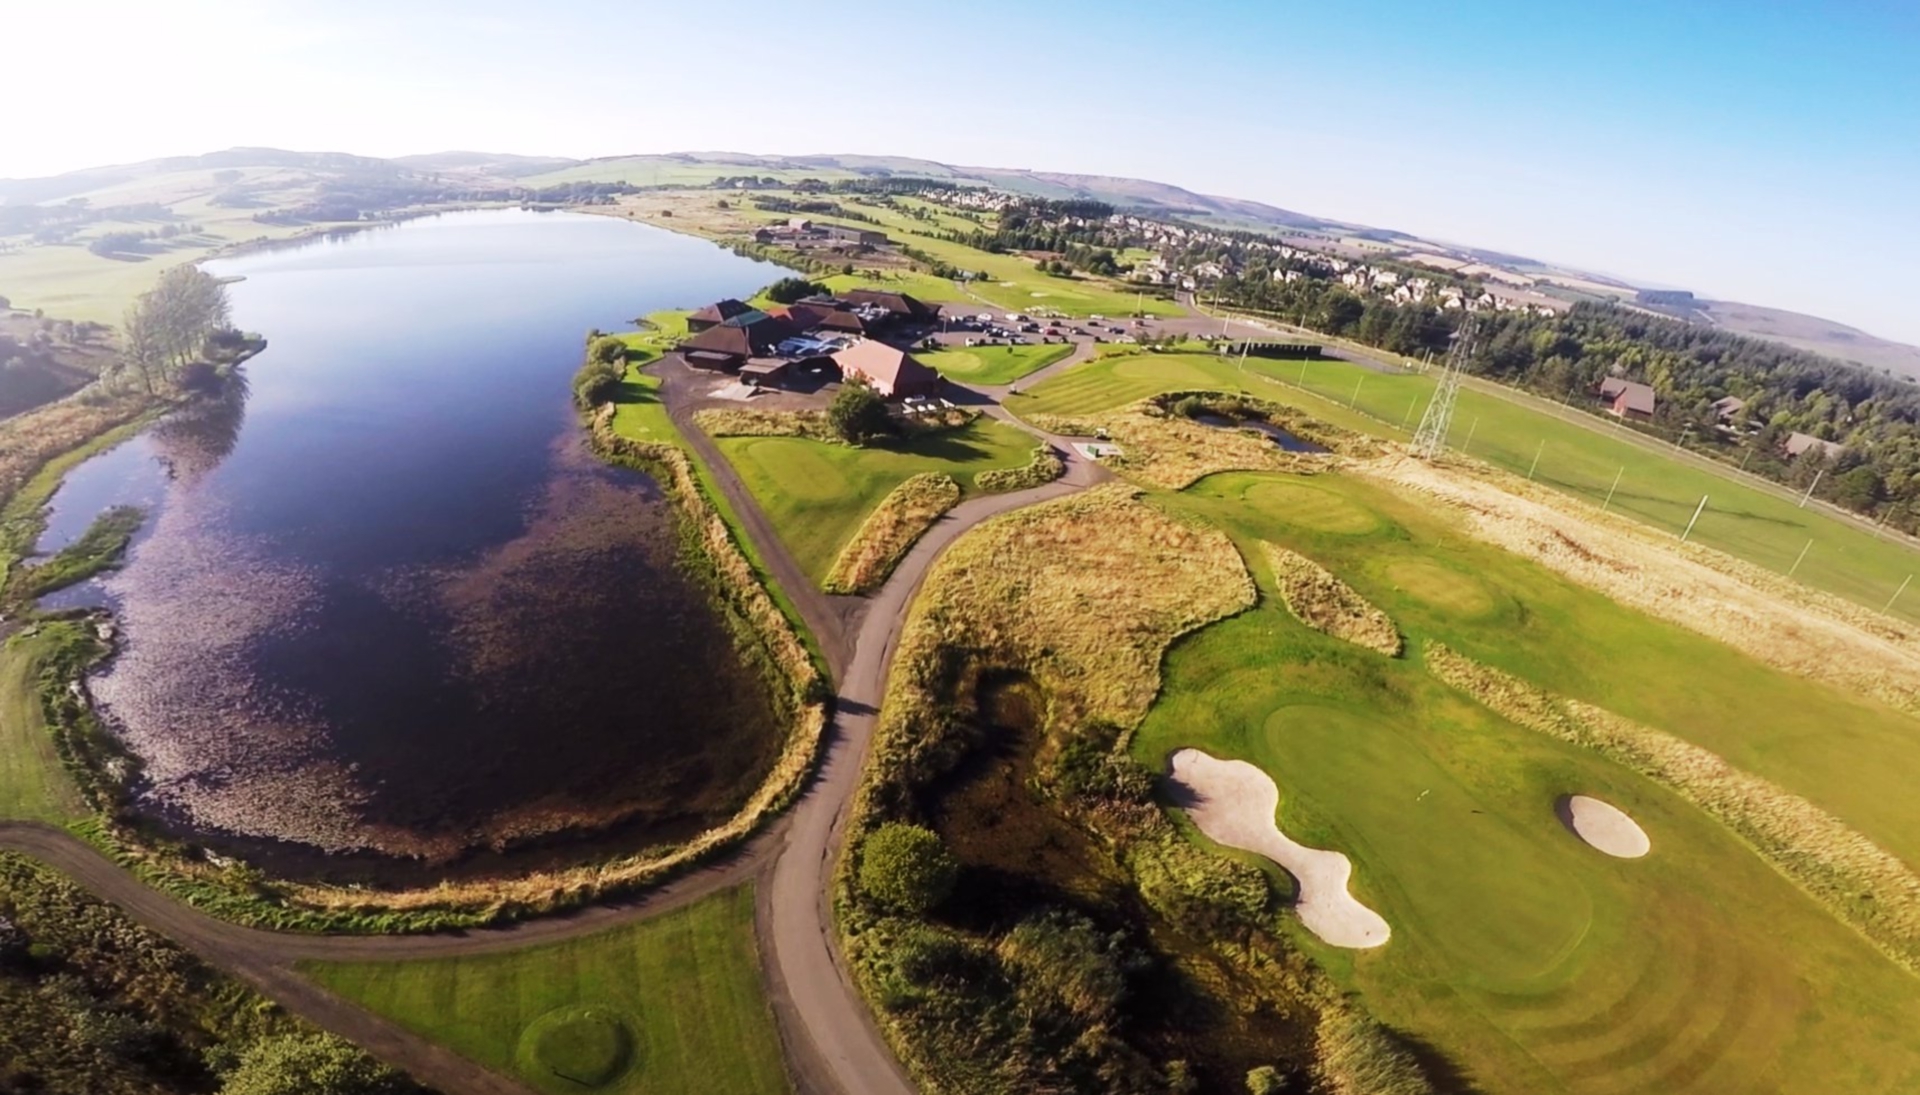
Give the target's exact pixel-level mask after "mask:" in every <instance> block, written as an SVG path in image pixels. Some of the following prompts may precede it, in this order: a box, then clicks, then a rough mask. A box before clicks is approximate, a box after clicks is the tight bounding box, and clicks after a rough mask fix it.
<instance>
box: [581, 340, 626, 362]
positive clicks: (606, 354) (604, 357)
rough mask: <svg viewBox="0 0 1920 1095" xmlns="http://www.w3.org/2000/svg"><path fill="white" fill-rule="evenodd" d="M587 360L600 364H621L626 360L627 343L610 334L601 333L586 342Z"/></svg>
mask: <svg viewBox="0 0 1920 1095" xmlns="http://www.w3.org/2000/svg"><path fill="white" fill-rule="evenodd" d="M587 360H588V361H592V362H595V363H597V364H601V365H623V364H625V363H626V360H627V344H626V343H624V342H622V341H620V340H619V339H617V338H615V337H613V336H612V335H602V336H600V337H599V338H596V339H594V340H593V341H592V342H589V343H587Z"/></svg>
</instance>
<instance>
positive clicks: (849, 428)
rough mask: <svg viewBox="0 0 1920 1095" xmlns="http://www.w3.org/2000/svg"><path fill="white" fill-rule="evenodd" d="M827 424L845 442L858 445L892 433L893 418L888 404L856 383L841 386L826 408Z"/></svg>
mask: <svg viewBox="0 0 1920 1095" xmlns="http://www.w3.org/2000/svg"><path fill="white" fill-rule="evenodd" d="M827 422H828V423H829V424H830V425H832V426H833V432H834V433H836V434H838V435H839V436H840V437H841V438H842V439H844V440H846V441H848V442H851V443H852V444H855V445H858V444H862V443H864V442H866V441H870V440H872V439H873V438H876V437H884V436H886V435H887V434H889V433H892V432H893V416H891V415H889V414H888V413H887V404H886V401H885V400H883V399H881V398H880V393H879V392H876V391H874V390H873V388H872V387H871V386H870V385H867V384H863V383H860V382H859V381H857V380H854V381H849V382H847V383H846V384H844V385H842V386H841V388H840V394H839V395H836V396H834V397H833V404H832V405H831V406H829V407H828V408H827Z"/></svg>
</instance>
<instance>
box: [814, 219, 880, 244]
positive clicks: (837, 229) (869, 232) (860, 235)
mask: <svg viewBox="0 0 1920 1095" xmlns="http://www.w3.org/2000/svg"><path fill="white" fill-rule="evenodd" d="M824 230H825V232H826V233H827V238H828V239H836V240H842V241H844V242H847V243H864V244H866V245H867V246H869V247H880V246H883V245H885V243H886V242H887V234H886V233H885V232H876V231H874V230H873V229H871V228H854V227H851V226H848V225H844V224H829V225H827V226H826V227H825V229H824Z"/></svg>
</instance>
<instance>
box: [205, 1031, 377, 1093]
mask: <svg viewBox="0 0 1920 1095" xmlns="http://www.w3.org/2000/svg"><path fill="white" fill-rule="evenodd" d="M412 1090H414V1087H413V1085H412V1083H410V1082H409V1081H408V1080H407V1078H406V1077H405V1076H403V1075H402V1074H400V1073H399V1072H396V1071H395V1070H393V1069H392V1068H390V1067H388V1066H386V1065H384V1064H381V1063H380V1062H378V1061H376V1060H374V1059H373V1058H371V1057H369V1056H367V1055H366V1054H364V1053H362V1052H360V1051H359V1050H358V1049H355V1048H354V1047H353V1046H352V1045H349V1044H348V1043H346V1042H343V1041H341V1040H340V1039H338V1038H335V1037H333V1036H332V1035H330V1034H290V1035H280V1036H278V1037H273V1038H265V1039H262V1040H261V1041H260V1042H258V1043H256V1044H254V1045H253V1046H252V1047H251V1048H249V1049H248V1050H247V1051H246V1052H245V1053H244V1054H242V1055H241V1057H240V1063H239V1064H238V1065H237V1066H236V1067H235V1068H234V1069H233V1071H232V1072H229V1073H228V1074H227V1077H226V1082H225V1083H223V1084H221V1085H220V1095H394V1093H398V1092H406V1091H412Z"/></svg>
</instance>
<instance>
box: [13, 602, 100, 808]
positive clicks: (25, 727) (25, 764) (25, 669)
mask: <svg viewBox="0 0 1920 1095" xmlns="http://www.w3.org/2000/svg"><path fill="white" fill-rule="evenodd" d="M45 656H46V643H45V642H44V641H43V640H41V639H39V638H37V637H33V636H27V635H16V636H14V637H13V638H11V639H9V640H7V643H6V645H5V646H4V647H0V818H5V819H7V820H10V821H46V822H52V823H54V824H56V825H58V824H63V823H65V822H68V821H75V820H78V819H80V818H82V817H85V816H86V813H87V811H86V807H85V805H84V804H83V803H82V802H81V801H80V796H79V793H78V792H77V791H76V790H75V789H74V787H73V784H72V782H71V781H70V780H69V779H68V778H67V773H66V770H65V769H64V768H62V767H61V764H60V757H59V755H58V754H57V753H55V752H54V749H53V736H52V735H51V734H49V733H47V728H46V723H45V721H44V720H43V719H42V718H41V716H40V697H39V694H38V689H39V677H40V667H41V664H42V662H43V661H44V659H45Z"/></svg>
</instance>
